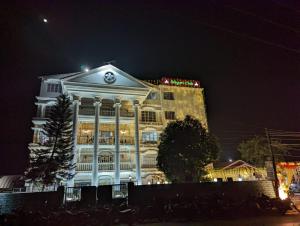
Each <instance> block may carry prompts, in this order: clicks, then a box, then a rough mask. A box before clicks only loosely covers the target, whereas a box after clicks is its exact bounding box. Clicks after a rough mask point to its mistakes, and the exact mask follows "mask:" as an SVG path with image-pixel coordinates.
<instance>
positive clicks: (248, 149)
mask: <svg viewBox="0 0 300 226" xmlns="http://www.w3.org/2000/svg"><path fill="white" fill-rule="evenodd" d="M237 149H238V151H239V153H240V154H241V159H242V160H244V161H246V162H248V163H251V164H253V165H255V166H258V167H263V166H264V165H265V161H266V160H268V159H271V152H270V148H269V144H268V141H267V139H266V138H265V137H262V136H254V137H253V138H250V139H248V140H245V141H243V142H242V143H240V144H239V145H238V148H237ZM272 149H273V152H274V155H275V159H276V161H281V160H283V155H284V153H286V152H287V150H286V149H285V148H284V147H283V146H282V144H280V143H279V142H274V141H273V142H272Z"/></svg>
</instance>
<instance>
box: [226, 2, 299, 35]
mask: <svg viewBox="0 0 300 226" xmlns="http://www.w3.org/2000/svg"><path fill="white" fill-rule="evenodd" d="M224 7H226V8H230V9H232V10H234V11H236V12H239V13H241V14H245V15H248V16H252V17H256V18H258V19H260V20H262V21H264V22H267V23H270V24H273V25H276V26H278V27H281V28H285V29H286V30H290V31H293V32H296V33H299V32H300V30H298V29H296V28H294V27H291V26H288V25H284V24H281V23H278V22H274V21H272V20H270V19H266V18H264V17H262V16H258V15H256V14H255V13H252V12H249V11H245V10H242V9H239V8H235V7H232V6H229V5H224Z"/></svg>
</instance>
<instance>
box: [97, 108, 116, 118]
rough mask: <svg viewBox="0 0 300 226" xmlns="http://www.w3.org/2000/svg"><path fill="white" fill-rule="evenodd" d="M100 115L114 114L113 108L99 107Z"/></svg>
mask: <svg viewBox="0 0 300 226" xmlns="http://www.w3.org/2000/svg"><path fill="white" fill-rule="evenodd" d="M100 115H101V116H115V109H103V108H100Z"/></svg>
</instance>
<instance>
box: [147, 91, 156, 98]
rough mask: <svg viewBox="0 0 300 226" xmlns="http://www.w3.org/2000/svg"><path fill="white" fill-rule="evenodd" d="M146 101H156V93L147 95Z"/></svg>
mask: <svg viewBox="0 0 300 226" xmlns="http://www.w3.org/2000/svg"><path fill="white" fill-rule="evenodd" d="M147 99H148V100H156V99H157V93H156V92H151V93H149V95H148V96H147Z"/></svg>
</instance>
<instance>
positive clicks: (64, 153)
mask: <svg viewBox="0 0 300 226" xmlns="http://www.w3.org/2000/svg"><path fill="white" fill-rule="evenodd" d="M70 106H71V101H70V99H69V98H68V97H67V96H66V95H60V96H59V97H57V102H56V104H55V105H54V106H53V107H52V108H51V111H50V115H49V118H48V119H47V121H46V124H44V125H43V129H42V134H43V135H44V136H45V137H46V140H45V141H43V143H39V144H38V146H32V147H31V148H30V149H31V153H30V163H29V167H28V169H27V171H26V172H25V175H26V177H27V179H29V180H31V181H33V182H41V183H42V184H43V185H50V184H53V183H55V182H59V181H61V180H63V179H69V178H71V177H73V176H74V175H70V171H71V169H72V168H74V166H73V165H72V164H71V160H72V158H73V155H72V148H73V141H72V123H71V122H72V111H71V109H70Z"/></svg>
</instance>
